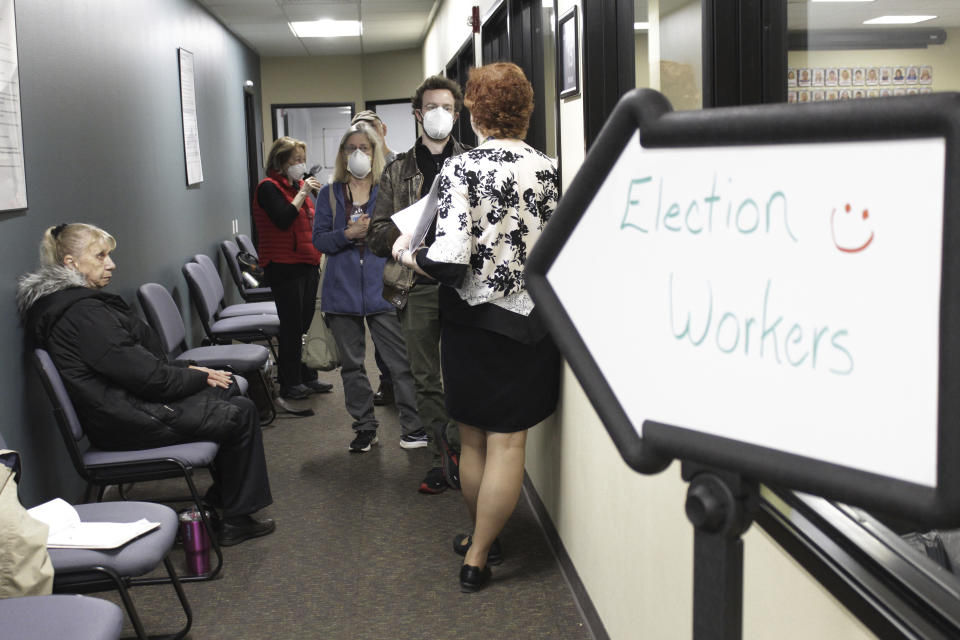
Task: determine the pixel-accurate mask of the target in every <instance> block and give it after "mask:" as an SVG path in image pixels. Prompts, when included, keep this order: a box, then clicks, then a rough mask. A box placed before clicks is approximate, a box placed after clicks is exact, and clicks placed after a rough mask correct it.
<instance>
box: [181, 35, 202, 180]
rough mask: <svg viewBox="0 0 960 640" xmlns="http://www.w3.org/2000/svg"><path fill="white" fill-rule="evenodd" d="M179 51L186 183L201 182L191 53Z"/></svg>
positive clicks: (198, 133) (198, 134) (195, 96)
mask: <svg viewBox="0 0 960 640" xmlns="http://www.w3.org/2000/svg"><path fill="white" fill-rule="evenodd" d="M179 52H180V106H181V109H182V111H183V153H184V157H185V159H186V163H187V184H188V185H191V184H197V183H198V182H203V164H202V163H201V162H200V132H199V128H198V127H197V93H196V85H195V83H194V78H193V53H191V52H190V51H187V50H186V49H179Z"/></svg>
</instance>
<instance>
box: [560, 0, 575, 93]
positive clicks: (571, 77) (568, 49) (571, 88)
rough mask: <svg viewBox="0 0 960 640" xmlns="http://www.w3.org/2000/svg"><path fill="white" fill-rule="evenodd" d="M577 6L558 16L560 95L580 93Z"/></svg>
mask: <svg viewBox="0 0 960 640" xmlns="http://www.w3.org/2000/svg"><path fill="white" fill-rule="evenodd" d="M578 23H579V20H578V18H577V7H576V6H574V7H573V8H571V9H570V11H568V12H567V13H565V14H564V15H562V16H561V17H560V22H559V24H558V28H559V33H560V43H559V44H560V46H559V50H560V97H561V98H568V97H570V96H578V95H580V41H579V34H580V27H579V24H578Z"/></svg>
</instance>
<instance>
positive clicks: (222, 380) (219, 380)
mask: <svg viewBox="0 0 960 640" xmlns="http://www.w3.org/2000/svg"><path fill="white" fill-rule="evenodd" d="M190 368H191V369H196V370H197V371H203V372H204V373H206V374H207V384H208V385H210V386H211V387H219V388H221V389H226V388H228V387H229V386H230V382H231V381H232V380H233V374H232V373H230V372H229V371H221V370H219V369H208V368H207V367H197V366H194V365H190Z"/></svg>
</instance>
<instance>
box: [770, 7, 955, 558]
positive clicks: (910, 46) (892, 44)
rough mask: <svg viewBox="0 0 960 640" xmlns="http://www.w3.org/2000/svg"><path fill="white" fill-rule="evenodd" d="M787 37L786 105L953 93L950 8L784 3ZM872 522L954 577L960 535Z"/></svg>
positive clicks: (886, 521) (899, 523)
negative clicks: (896, 535) (939, 92)
mask: <svg viewBox="0 0 960 640" xmlns="http://www.w3.org/2000/svg"><path fill="white" fill-rule="evenodd" d="M895 20H899V21H900V23H899V24H897V23H893V22H895ZM891 23H893V24H891ZM787 31H788V34H787V36H788V37H787V42H788V45H787V48H788V52H787V100H788V102H797V103H802V102H821V101H828V100H859V99H869V98H875V97H881V96H900V95H917V94H923V93H931V92H933V91H956V90H958V89H960V2H957V1H956V0H872V1H866V2H863V1H861V2H853V1H850V2H839V1H832V2H826V1H820V2H817V1H808V0H788V4H787ZM843 508H844V509H846V510H847V511H855V510H850V509H849V508H847V507H843ZM878 517H879V519H880V521H882V522H883V523H884V524H885V525H886V527H882V526H881V525H879V524H877V525H876V526H875V527H874V529H875V530H878V531H879V530H881V529H882V530H883V531H882V532H881V533H883V532H885V533H886V534H887V535H893V534H894V533H896V534H899V535H900V536H901V537H902V540H903V541H904V542H905V543H906V545H907V546H908V547H912V548H913V549H915V550H916V552H917V554H918V555H920V556H925V557H927V558H929V559H931V560H933V561H934V562H936V563H937V564H939V565H941V566H942V567H943V568H944V569H946V570H948V571H952V572H953V573H954V574H957V573H960V530H934V531H931V530H927V529H926V528H924V527H922V526H920V525H917V524H914V523H910V522H906V521H902V520H891V519H889V518H885V517H883V516H878Z"/></svg>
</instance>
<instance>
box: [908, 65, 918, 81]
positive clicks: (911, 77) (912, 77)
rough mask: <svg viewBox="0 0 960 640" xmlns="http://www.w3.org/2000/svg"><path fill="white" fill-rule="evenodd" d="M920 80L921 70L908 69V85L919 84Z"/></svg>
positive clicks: (915, 68)
mask: <svg viewBox="0 0 960 640" xmlns="http://www.w3.org/2000/svg"><path fill="white" fill-rule="evenodd" d="M919 79H920V70H919V69H918V68H917V67H907V84H917V80H919Z"/></svg>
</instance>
